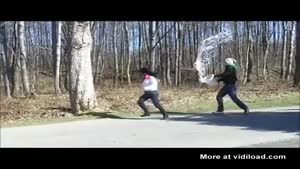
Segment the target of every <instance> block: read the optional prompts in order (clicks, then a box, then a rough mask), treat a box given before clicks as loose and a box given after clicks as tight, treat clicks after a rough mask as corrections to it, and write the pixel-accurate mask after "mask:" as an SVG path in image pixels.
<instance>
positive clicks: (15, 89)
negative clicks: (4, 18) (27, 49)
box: [12, 22, 23, 97]
mask: <svg viewBox="0 0 300 169" xmlns="http://www.w3.org/2000/svg"><path fill="white" fill-rule="evenodd" d="M13 34H14V49H13V51H12V52H13V78H12V79H13V81H12V95H13V96H14V97H16V96H18V95H21V94H22V92H23V91H22V86H21V63H20V57H19V43H18V24H17V22H15V23H14V33H13Z"/></svg>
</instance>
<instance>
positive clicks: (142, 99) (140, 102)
mask: <svg viewBox="0 0 300 169" xmlns="http://www.w3.org/2000/svg"><path fill="white" fill-rule="evenodd" d="M149 98H150V95H149V94H148V93H144V94H143V95H142V96H141V97H140V98H139V100H138V102H137V103H138V105H139V106H140V107H141V108H142V109H143V111H144V114H143V115H142V117H144V116H150V113H149V111H148V109H147V107H146V105H145V101H146V100H148V99H149Z"/></svg>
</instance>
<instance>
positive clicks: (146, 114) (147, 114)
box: [141, 113, 150, 117]
mask: <svg viewBox="0 0 300 169" xmlns="http://www.w3.org/2000/svg"><path fill="white" fill-rule="evenodd" d="M147 116H150V114H149V113H145V114H143V115H141V117H147Z"/></svg>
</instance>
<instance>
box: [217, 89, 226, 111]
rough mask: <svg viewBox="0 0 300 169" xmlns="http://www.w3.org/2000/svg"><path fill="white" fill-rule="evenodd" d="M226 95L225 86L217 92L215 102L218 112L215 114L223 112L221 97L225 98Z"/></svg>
mask: <svg viewBox="0 0 300 169" xmlns="http://www.w3.org/2000/svg"><path fill="white" fill-rule="evenodd" d="M227 93H228V87H227V86H226V85H225V86H223V88H222V89H221V90H220V91H219V92H218V94H217V97H216V99H217V102H218V110H217V112H223V111H224V104H223V97H224V96H226V95H227Z"/></svg>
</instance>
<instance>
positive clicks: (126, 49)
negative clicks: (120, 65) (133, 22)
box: [123, 22, 131, 88]
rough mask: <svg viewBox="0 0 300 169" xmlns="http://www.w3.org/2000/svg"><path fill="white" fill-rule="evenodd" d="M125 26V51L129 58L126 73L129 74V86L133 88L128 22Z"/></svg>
mask: <svg viewBox="0 0 300 169" xmlns="http://www.w3.org/2000/svg"><path fill="white" fill-rule="evenodd" d="M123 26H124V33H125V42H126V45H125V51H126V56H128V63H127V69H126V73H127V81H128V85H129V87H130V88H131V78H130V66H131V56H130V53H129V45H130V44H129V32H128V27H127V24H126V22H124V23H123Z"/></svg>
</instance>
